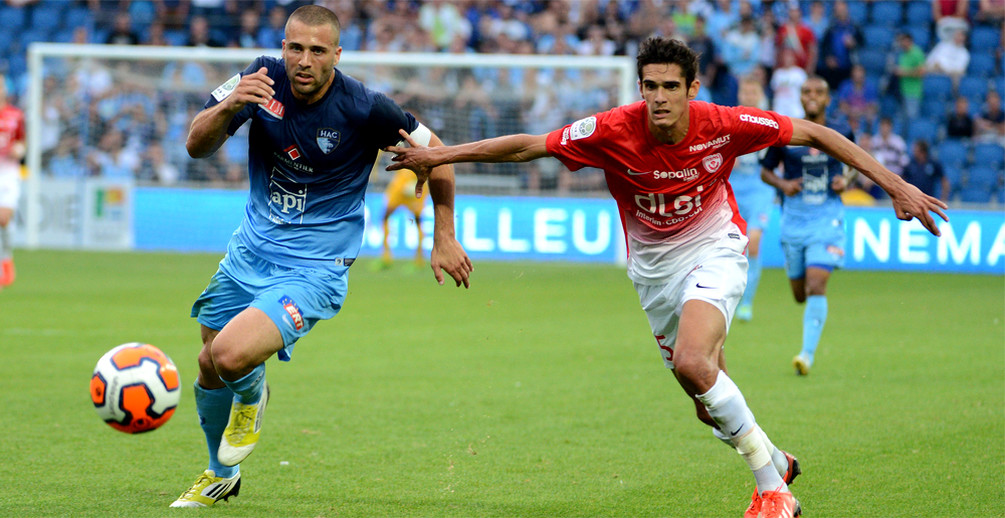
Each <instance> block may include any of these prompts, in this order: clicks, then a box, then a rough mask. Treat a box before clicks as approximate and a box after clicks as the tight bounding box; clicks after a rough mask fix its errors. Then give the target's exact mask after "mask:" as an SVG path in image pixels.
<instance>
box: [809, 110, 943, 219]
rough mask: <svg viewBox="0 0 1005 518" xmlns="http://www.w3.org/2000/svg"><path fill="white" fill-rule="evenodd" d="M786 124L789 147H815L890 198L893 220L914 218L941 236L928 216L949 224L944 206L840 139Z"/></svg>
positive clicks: (812, 128) (829, 132)
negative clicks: (789, 139)
mask: <svg viewBox="0 0 1005 518" xmlns="http://www.w3.org/2000/svg"><path fill="white" fill-rule="evenodd" d="M790 120H791V121H792V140H791V141H790V142H789V144H790V145H792V146H812V147H815V148H817V149H819V150H821V151H823V152H824V153H827V154H828V155H830V156H832V157H834V158H836V159H838V160H840V161H842V162H844V163H845V164H846V165H848V166H850V167H852V168H854V169H855V170H857V171H859V172H861V173H862V174H863V175H865V176H866V177H868V178H869V179H870V180H872V181H873V182H875V183H876V185H879V186H880V187H881V188H882V189H883V190H884V191H886V193H887V194H889V195H890V199H891V200H892V201H893V210H894V211H895V212H896V213H897V218H899V219H902V220H904V221H909V220H911V219H913V218H918V221H920V222H921V224H922V225H924V226H925V228H926V229H928V231H929V232H931V233H932V234H934V235H936V236H938V235H941V234H940V232H939V228H938V227H937V226H936V224H935V219H934V218H933V217H932V215H931V214H930V212H934V213H936V214H938V215H939V216H940V217H941V218H942V219H943V220H944V221H949V218H948V217H946V214H945V212H943V209H946V208H948V206H947V205H946V204H945V203H943V202H942V201H940V200H939V199H937V198H935V197H932V196H928V195H927V194H925V193H923V192H921V191H920V190H919V189H918V188H917V187H915V186H913V185H911V184H909V183H907V182H905V181H904V179H903V178H901V177H899V176H897V175H896V174H894V173H893V172H892V171H890V170H889V169H887V168H885V167H883V166H882V165H881V164H880V163H879V162H877V161H876V159H875V158H873V157H872V155H870V154H869V153H867V152H866V151H865V150H864V149H862V148H860V147H858V146H857V145H855V143H854V142H852V141H850V140H848V139H847V138H845V137H844V135H841V134H840V133H838V132H836V131H834V130H832V129H830V128H827V127H824V126H821V125H819V124H816V123H814V122H810V121H807V120H804V119H795V118H793V119H790Z"/></svg>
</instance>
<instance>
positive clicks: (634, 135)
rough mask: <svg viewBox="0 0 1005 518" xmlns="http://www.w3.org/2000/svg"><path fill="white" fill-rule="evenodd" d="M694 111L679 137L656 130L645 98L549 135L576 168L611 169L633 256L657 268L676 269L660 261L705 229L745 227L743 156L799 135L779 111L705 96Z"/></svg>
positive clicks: (553, 150) (555, 152)
mask: <svg viewBox="0 0 1005 518" xmlns="http://www.w3.org/2000/svg"><path fill="white" fill-rule="evenodd" d="M688 110H689V116H688V121H689V122H688V131H687V135H686V136H685V137H684V139H683V140H681V141H680V142H678V143H676V144H664V143H662V142H660V141H658V140H656V137H655V136H653V134H652V133H651V132H650V131H649V116H648V113H647V111H646V105H645V101H639V102H636V103H633V104H629V105H625V106H620V107H618V108H614V109H612V110H610V111H606V112H603V113H598V114H596V115H594V116H592V117H587V118H585V119H582V120H579V121H576V122H574V123H572V124H570V125H568V126H565V127H564V128H561V129H558V130H555V131H553V132H551V133H549V134H548V138H547V150H548V153H549V154H550V155H552V156H554V157H556V158H558V159H559V160H561V161H562V163H563V164H565V166H566V167H568V168H569V169H570V170H573V171H575V170H578V169H581V168H583V167H596V168H600V169H603V170H604V174H605V176H606V178H607V187H608V189H610V191H611V195H612V196H614V199H615V201H617V203H618V210H619V213H620V215H621V223H622V226H623V227H624V229H625V237H626V239H627V241H628V251H629V256H630V257H632V256H635V257H634V259H635V260H636V261H641V263H643V264H640V265H639V266H640V268H641V270H646V271H649V272H651V273H653V274H654V275H655V274H656V273H658V272H661V273H660V274H662V273H666V272H667V271H668V270H672V268H671V267H667V266H665V265H659V264H658V263H662V262H663V259H665V258H666V257H667V255H668V254H670V253H671V252H674V251H675V250H676V249H677V248H679V247H680V246H681V245H685V244H687V243H693V242H694V241H696V240H698V239H700V237H699V236H703V235H707V234H709V233H710V232H714V231H717V230H719V229H722V228H724V227H725V226H726V225H727V224H729V223H732V224H733V225H734V227H733V228H738V231H740V232H745V231H746V224H745V223H744V222H743V219H742V218H741V217H740V214H739V212H738V211H737V208H736V200H735V199H734V198H733V192H732V189H731V188H730V187H729V184H728V179H729V173H730V172H731V171H732V169H733V162H734V160H735V158H736V157H738V156H741V155H746V154H748V153H752V152H754V151H758V150H760V149H763V148H765V147H768V146H784V145H787V144H788V143H789V141H790V140H791V139H792V122H791V121H790V120H789V118H788V117H785V116H782V115H778V114H777V113H774V112H768V111H764V110H759V109H757V108H748V107H743V106H737V107H727V106H719V105H715V104H710V103H705V102H700V101H691V102H690V103H689V108H688ZM631 266H632V265H631V264H630V268H629V273H630V274H631V273H632V268H631ZM650 278H651V276H650Z"/></svg>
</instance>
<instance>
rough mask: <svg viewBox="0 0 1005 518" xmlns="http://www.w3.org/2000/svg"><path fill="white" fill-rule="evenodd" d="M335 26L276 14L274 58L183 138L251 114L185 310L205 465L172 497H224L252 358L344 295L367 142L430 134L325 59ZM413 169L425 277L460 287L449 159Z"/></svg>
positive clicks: (461, 255) (463, 277) (335, 47)
mask: <svg viewBox="0 0 1005 518" xmlns="http://www.w3.org/2000/svg"><path fill="white" fill-rule="evenodd" d="M340 30H341V26H340V24H339V20H338V18H337V17H336V16H335V14H334V13H332V12H331V11H329V10H328V9H326V8H324V7H320V6H314V5H309V6H304V7H300V8H298V9H297V10H296V11H294V12H293V14H291V15H290V17H289V19H288V20H287V23H286V29H285V39H284V40H283V46H282V58H283V59H281V60H279V59H275V58H272V57H266V56H262V57H260V58H258V59H256V60H255V61H254V62H253V63H252V64H251V65H250V66H248V68H246V69H245V70H244V72H243V73H241V74H238V75H235V76H234V77H232V78H231V79H230V80H228V81H227V82H226V83H224V84H223V85H221V86H220V87H218V88H217V89H216V90H214V91H213V92H212V95H211V97H210V99H209V100H208V101H207V102H206V106H205V109H204V110H203V111H201V112H199V114H197V115H196V116H195V119H194V120H193V121H192V126H191V129H190V130H189V135H188V141H187V142H186V148H187V149H188V152H189V154H190V155H191V156H192V157H195V158H202V157H207V156H209V155H211V154H213V153H214V152H215V151H216V150H218V149H219V148H220V146H222V145H223V143H224V142H225V141H226V140H227V138H228V137H229V136H230V135H233V134H234V132H236V131H237V129H238V128H239V127H240V126H241V125H242V124H244V123H245V122H247V121H248V120H249V119H250V120H251V131H250V136H249V153H248V155H249V160H248V168H249V176H250V185H251V187H250V193H249V197H248V203H247V205H246V207H245V216H244V220H243V221H242V222H241V225H240V226H239V227H238V229H237V231H236V232H234V235H233V236H232V238H231V241H230V243H229V245H228V247H227V255H226V256H225V257H224V258H223V260H222V261H221V262H220V268H219V270H218V271H217V272H216V274H215V275H214V276H213V278H212V279H211V281H210V283H209V286H208V287H207V288H206V290H205V291H204V292H203V293H202V295H201V296H200V297H199V299H198V300H197V301H196V302H195V304H194V305H193V307H192V316H193V317H196V318H197V319H198V321H199V323H200V324H201V326H202V327H201V330H202V342H203V347H202V351H201V352H200V353H199V378H198V380H197V381H196V383H195V399H196V410H197V412H198V414H199V420H200V424H201V426H202V429H203V432H204V433H205V437H206V443H207V445H208V447H209V466H208V469H207V470H206V471H205V472H204V473H203V474H202V475H200V476H199V477H198V479H196V482H195V484H193V485H192V487H191V488H190V489H189V490H187V491H185V492H184V493H183V494H182V495H181V496H180V497H179V498H178V499H177V500H175V501H174V502H173V503H172V504H171V506H172V507H206V506H211V505H213V504H215V503H216V502H217V501H219V500H221V499H226V498H229V497H230V496H233V495H237V493H238V490H239V489H240V484H241V473H240V469H239V463H240V462H241V461H242V460H244V459H245V458H246V457H247V456H248V455H249V454H251V452H252V450H253V449H254V448H255V445H256V444H257V443H258V439H259V435H260V432H261V427H262V416H263V414H264V412H265V407H266V404H267V403H268V399H269V387H268V385H267V384H266V382H265V361H266V360H267V359H269V358H271V357H272V356H273V355H276V356H277V357H278V358H279V359H280V360H289V359H290V354H291V353H292V352H293V347H294V345H295V344H296V342H297V340H298V339H299V338H301V337H303V336H304V335H306V334H307V332H308V331H310V329H311V328H312V327H313V326H314V324H315V323H317V322H318V321H320V320H326V319H329V318H332V317H334V316H335V314H336V313H338V311H339V310H340V309H341V307H342V303H343V301H344V300H345V296H346V292H347V290H348V279H347V276H348V270H349V266H350V265H351V264H352V263H353V262H354V261H355V260H356V256H357V254H358V253H359V249H360V247H361V246H362V241H363V230H364V222H363V213H364V204H363V198H364V194H365V192H366V185H367V182H368V179H369V175H370V170H371V168H372V166H373V163H374V161H375V159H376V157H377V154H378V152H379V151H380V148H381V147H384V146H389V145H391V144H394V143H395V142H398V141H399V139H400V138H401V137H400V136H399V135H398V131H399V130H402V131H404V132H405V134H410V135H411V137H410V138H412V139H415V140H418V141H421V142H425V143H429V144H430V145H433V146H438V145H441V144H442V143H441V142H440V140H439V138H437V137H436V136H435V135H433V134H432V133H431V132H430V131H429V130H428V129H427V128H426V127H425V126H423V125H422V124H420V123H418V122H417V121H416V120H415V118H414V117H413V116H412V115H411V114H409V113H406V112H404V111H403V110H402V109H401V108H400V107H399V106H398V105H397V104H395V103H394V102H393V101H391V100H390V99H388V98H387V97H386V96H384V95H383V94H380V93H377V92H375V91H373V90H369V89H368V88H366V87H365V86H364V85H363V84H361V83H359V82H358V81H356V80H355V79H353V78H351V77H348V76H345V75H343V74H342V73H341V72H340V71H339V70H337V69H336V68H335V65H336V64H338V61H339V58H340V56H341V53H342V47H340V46H339V34H340ZM427 177H428V179H429V190H430V192H431V197H432V199H433V205H434V209H433V210H434V214H435V227H434V238H433V250H432V255H431V260H430V262H431V266H432V269H433V273H434V275H435V277H436V279H437V281H439V282H440V284H443V271H442V270H445V271H446V272H447V273H448V274H449V275H450V276H451V277H452V278H453V279H454V281H455V282H456V284H457V285H458V286H460V285H461V284H462V283H463V284H464V286H465V287H466V286H468V275H469V273H470V271H471V262H470V260H469V259H468V257H467V254H466V253H465V252H464V250H463V248H461V245H460V243H458V242H457V241H456V239H454V221H453V197H454V176H453V169H452V168H451V167H449V166H446V167H439V168H437V169H436V170H434V171H433V172H432V174H431V175H428V174H427ZM423 179H424V180H425V178H423ZM419 189H421V185H420V186H417V187H416V190H415V195H417V196H418V195H419V194H421V193H420V192H419ZM275 439H276V440H277V441H279V440H281V439H282V436H281V435H276V436H275Z"/></svg>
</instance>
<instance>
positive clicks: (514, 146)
mask: <svg viewBox="0 0 1005 518" xmlns="http://www.w3.org/2000/svg"><path fill="white" fill-rule="evenodd" d="M399 133H401V136H402V137H404V139H405V141H406V142H408V145H409V146H410V147H402V146H391V147H388V148H386V149H385V151H387V152H390V153H394V154H395V155H396V156H395V157H394V158H392V159H391V160H392V161H393V162H394V163H392V164H391V165H389V166H387V170H388V171H395V170H398V169H411V170H412V171H415V174H416V176H418V177H419V180H420V182H421V181H422V179H423V176H422V175H423V174H425V175H428V174H429V171H430V169H432V168H433V167H436V166H438V165H442V164H456V163H458V162H529V161H531V160H536V159H538V158H544V157H546V156H548V150H547V147H546V145H545V143H546V142H547V139H548V136H547V135H527V134H519V135H505V136H502V137H496V138H490V139H486V140H479V141H477V142H470V143H467V144H459V145H456V146H439V147H424V146H420V145H418V144H417V143H416V142H415V141H413V140H412V138H411V137H409V136H408V134H407V133H405V130H400V131H399Z"/></svg>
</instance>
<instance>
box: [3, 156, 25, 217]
mask: <svg viewBox="0 0 1005 518" xmlns="http://www.w3.org/2000/svg"><path fill="white" fill-rule="evenodd" d="M0 167H4V166H0ZM20 198H21V172H20V171H19V170H17V169H15V170H14V172H13V174H12V173H11V171H7V170H3V169H0V207H4V208H8V209H16V208H17V202H18V200H19V199H20Z"/></svg>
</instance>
